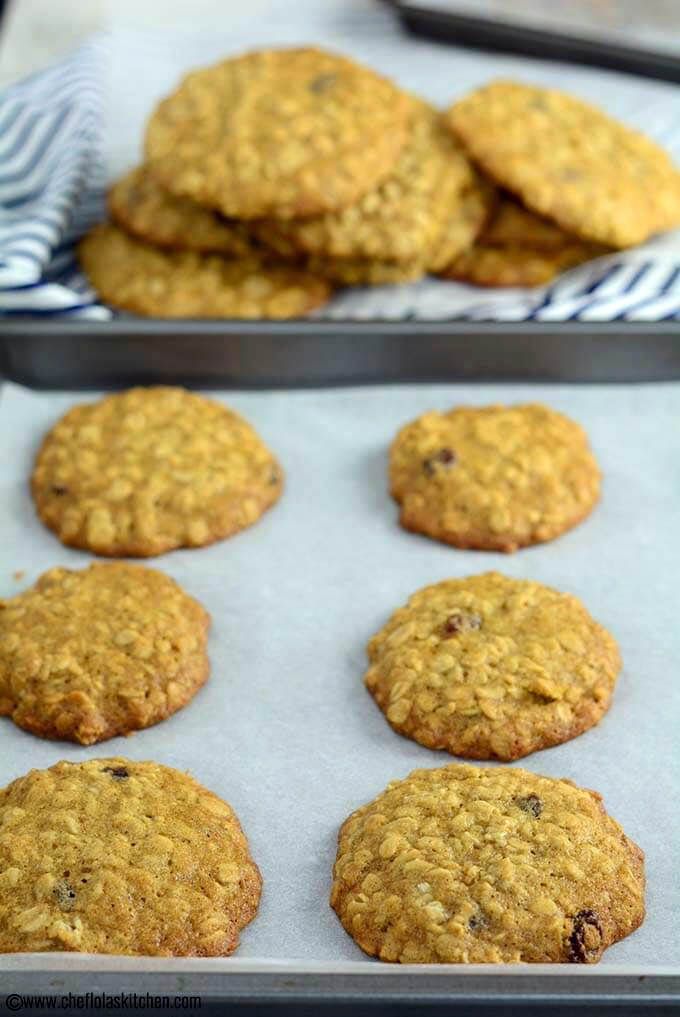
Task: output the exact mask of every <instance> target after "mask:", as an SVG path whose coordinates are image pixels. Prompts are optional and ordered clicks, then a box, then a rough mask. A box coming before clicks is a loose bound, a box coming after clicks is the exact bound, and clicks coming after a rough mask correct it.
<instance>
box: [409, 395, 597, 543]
mask: <svg viewBox="0 0 680 1017" xmlns="http://www.w3.org/2000/svg"><path fill="white" fill-rule="evenodd" d="M390 489H391V493H392V496H393V497H394V498H395V500H396V501H397V502H398V503H399V504H400V506H401V512H400V522H401V524H402V526H404V527H405V528H406V529H407V530H414V531H415V532H417V533H423V534H426V535H427V536H429V537H434V538H435V539H436V540H442V541H444V542H445V543H448V544H453V545H454V546H456V547H464V548H466V547H467V548H479V549H483V550H498V551H515V550H516V549H517V548H518V547H525V546H527V545H529V544H537V543H541V542H543V541H546V540H552V539H553V538H554V537H558V536H559V535H560V534H561V533H564V532H565V531H566V530H569V529H571V528H572V527H573V526H576V524H577V523H579V522H581V521H582V520H583V519H585V517H586V516H587V515H589V513H590V512H591V510H592V509H593V507H594V505H595V504H596V502H597V501H598V499H599V496H600V470H599V468H598V465H597V462H596V461H595V457H594V456H593V453H592V452H591V450H590V447H589V445H588V439H587V437H586V434H585V432H584V431H583V429H582V428H581V427H580V426H579V425H578V424H577V423H575V422H574V421H573V420H570V419H569V418H568V417H566V416H564V415H563V414H561V413H557V412H556V411H554V410H551V409H549V408H548V407H547V406H542V405H540V404H538V403H530V404H526V405H517V406H487V407H481V408H477V407H460V408H458V409H453V410H450V411H449V412H448V413H436V412H431V413H426V414H424V415H423V416H422V417H419V418H418V419H417V420H414V421H413V422H412V423H410V424H407V425H406V426H405V427H404V428H402V430H401V431H400V432H399V434H398V435H397V437H396V438H395V440H394V442H393V444H392V448H391V451H390Z"/></svg>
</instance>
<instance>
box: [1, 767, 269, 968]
mask: <svg viewBox="0 0 680 1017" xmlns="http://www.w3.org/2000/svg"><path fill="white" fill-rule="evenodd" d="M261 886H262V880H261V877H260V873H259V871H258V869H257V866H256V865H255V863H254V861H253V860H252V858H251V856H250V851H249V848H248V842H247V840H246V838H245V835H244V833H243V830H242V829H241V826H240V824H239V821H238V819H237V817H236V815H235V813H234V812H233V810H232V809H231V808H230V806H229V805H227V803H226V802H224V801H222V800H221V799H220V798H218V797H217V795H214V794H213V793H212V792H210V791H208V790H207V789H206V788H204V787H202V786H201V785H200V784H198V783H197V782H196V781H195V780H193V779H192V778H191V777H189V776H188V775H187V774H185V773H180V772H179V771H178V770H172V769H170V767H168V766H161V765H160V764H159V763H150V762H146V763H139V762H136V761H134V762H133V761H131V760H129V759H123V758H120V757H116V758H112V759H93V760H90V761H88V762H84V763H67V762H61V763H57V764H56V766H52V767H50V769H49V770H31V771H30V773H27V774H26V775H25V776H24V777H19V779H18V780H15V781H14V782H13V783H12V784H9V785H8V786H7V787H6V788H4V789H2V790H1V791H0V887H2V893H0V953H27V952H34V951H36V952H42V951H55V950H58V951H61V950H64V951H71V952H78V953H109V954H134V955H143V956H150V957H154V956H156V957H171V956H176V957H224V956H226V955H227V954H230V953H233V951H234V950H235V949H236V947H237V945H238V938H239V933H240V932H241V929H243V928H244V926H246V925H247V924H248V923H249V922H251V921H252V919H253V918H254V917H255V914H256V912H257V908H258V904H259V900H260V891H261Z"/></svg>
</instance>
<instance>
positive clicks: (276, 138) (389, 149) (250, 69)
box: [145, 48, 412, 219]
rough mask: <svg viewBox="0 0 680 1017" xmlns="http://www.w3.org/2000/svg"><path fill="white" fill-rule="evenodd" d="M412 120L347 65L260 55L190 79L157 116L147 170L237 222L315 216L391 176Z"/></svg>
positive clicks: (400, 96)
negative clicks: (270, 217) (235, 219)
mask: <svg viewBox="0 0 680 1017" xmlns="http://www.w3.org/2000/svg"><path fill="white" fill-rule="evenodd" d="M411 112H412V103H411V99H410V98H409V97H408V96H407V95H406V94H405V93H404V92H401V91H400V90H399V89H398V88H397V87H396V86H395V85H393V84H392V83H391V82H390V81H388V80H387V79H386V78H383V77H381V76H380V75H378V74H375V73H374V72H373V71H371V70H369V69H368V68H366V67H362V66H361V65H359V64H357V63H355V62H354V61H352V60H348V59H347V58H345V57H341V56H337V55H335V54H333V53H327V52H325V51H323V50H320V49H315V48H304V49H274V50H258V51H255V52H251V53H246V54H244V55H243V56H240V57H236V58H235V59H231V60H225V61H223V62H222V63H219V64H217V65H215V66H214V67H208V68H204V69H202V70H199V71H195V72H194V73H192V74H189V75H187V77H186V78H184V80H183V81H182V82H181V84H180V85H179V87H178V89H177V90H176V91H175V92H174V93H173V94H172V95H170V96H169V97H168V98H167V99H165V100H164V101H163V102H161V103H160V105H159V106H158V107H157V108H156V110H155V112H154V113H153V114H152V116H151V119H150V121H149V124H148V128H147V133H146V145H145V150H146V159H147V162H148V164H149V168H150V170H151V172H152V173H153V174H154V176H155V177H156V178H157V179H158V181H159V183H160V184H161V185H162V186H163V187H165V188H166V190H169V191H171V192H172V193H173V194H177V195H180V196H184V197H187V198H192V199H193V200H194V201H197V202H198V203H199V204H202V205H207V206H208V207H210V208H217V209H219V210H220V211H221V212H223V213H224V214H225V215H227V216H234V217H235V218H238V219H257V218H261V217H265V216H274V217H275V218H282V219H287V218H292V217H297V216H307V215H316V214H318V213H320V212H326V211H329V210H332V209H336V208H344V207H345V206H346V205H352V204H354V203H355V202H356V201H358V200H359V198H360V197H361V196H362V194H365V193H366V192H367V191H369V190H371V188H373V187H375V186H376V185H377V184H378V183H379V182H380V181H381V180H382V179H383V178H384V177H386V176H388V175H389V173H390V172H391V171H392V169H393V167H394V164H395V162H396V160H397V157H398V155H399V152H400V151H401V149H402V147H403V146H404V144H405V142H406V139H407V135H408V129H409V119H410V115H411Z"/></svg>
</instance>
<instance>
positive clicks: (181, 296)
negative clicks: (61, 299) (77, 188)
mask: <svg viewBox="0 0 680 1017" xmlns="http://www.w3.org/2000/svg"><path fill="white" fill-rule="evenodd" d="M78 257H79V259H80V263H81V265H82V268H83V271H84V272H85V274H86V275H87V276H88V278H89V280H90V282H91V283H92V285H93V287H94V288H95V290H97V292H98V294H99V296H100V297H101V298H102V300H104V301H105V302H106V303H107V304H110V305H111V306H112V307H117V308H119V309H121V310H124V311H132V312H133V313H135V314H143V315H150V316H152V317H155V318H300V317H302V316H303V315H305V314H307V312H308V311H311V310H314V308H316V307H319V306H320V305H321V304H324V303H325V302H326V301H327V300H328V298H329V296H330V292H331V290H330V286H329V285H328V283H327V282H326V281H325V280H324V279H321V278H318V277H317V276H313V275H311V274H310V273H309V272H305V271H304V270H302V269H298V268H296V267H295V266H294V265H291V266H289V265H271V264H263V263H262V262H261V261H260V260H259V259H258V258H256V257H253V256H250V257H243V258H224V257H222V256H220V255H219V254H199V253H198V252H196V251H165V250H160V249H159V248H156V247H151V246H150V245H149V244H145V243H143V242H142V241H141V240H136V239H135V238H134V237H131V236H128V234H127V233H124V232H123V231H122V230H120V229H118V227H117V226H112V225H109V224H108V223H106V224H103V225H100V226H95V227H94V229H92V230H90V232H89V233H88V234H87V235H86V237H85V238H84V239H83V240H82V241H81V242H80V245H79V248H78Z"/></svg>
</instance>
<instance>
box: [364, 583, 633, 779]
mask: <svg viewBox="0 0 680 1017" xmlns="http://www.w3.org/2000/svg"><path fill="white" fill-rule="evenodd" d="M368 658H369V661H370V667H369V669H368V671H367V672H366V677H365V681H366V685H367V687H368V689H369V691H370V692H371V694H372V695H373V697H374V698H375V700H376V702H377V703H378V705H379V706H380V709H381V710H382V711H383V713H384V714H385V716H386V718H387V720H388V721H389V723H390V724H391V725H392V727H393V728H394V730H395V731H398V732H399V734H402V735H406V737H408V738H412V739H413V740H414V741H417V742H420V743H421V744H422V745H426V746H427V747H428V748H430V749H446V751H447V752H450V753H452V754H453V755H457V756H466V757H467V758H470V759H504V760H511V759H519V758H520V757H521V756H526V755H528V753H530V752H535V751H536V750H537V749H544V748H547V747H548V746H550V745H559V744H560V743H562V742H565V741H568V740H569V739H570V738H575V737H576V736H577V735H579V734H581V733H582V732H583V731H585V730H587V729H588V728H589V727H592V726H593V725H594V724H597V722H598V721H599V720H600V718H601V717H602V715H603V714H604V713H605V712H606V710H607V709H608V707H609V703H610V699H611V696H612V693H613V691H614V685H615V683H616V678H617V675H618V672H619V669H620V667H621V658H620V656H619V651H618V647H617V645H616V642H615V641H614V639H613V637H612V636H611V635H610V634H609V633H608V632H607V631H606V629H604V628H603V627H602V626H601V625H598V623H597V622H596V621H594V619H593V618H591V616H590V615H589V614H588V611H587V610H586V609H585V607H584V606H583V604H582V603H581V602H580V601H579V600H577V599H576V597H572V596H569V595H568V594H565V593H559V592H558V591H557V590H553V589H551V588H550V587H547V586H542V585H541V584H540V583H533V582H529V581H528V580H526V579H509V578H507V577H505V576H502V575H499V574H498V573H497V572H487V573H485V574H484V575H477V576H469V577H468V578H466V579H449V580H446V581H444V582H441V583H437V584H435V585H434V586H427V587H425V589H423V590H419V591H418V592H417V593H415V594H414V595H413V596H412V597H411V598H410V599H409V602H408V604H406V606H405V607H402V608H400V609H399V610H398V611H396V612H395V614H393V615H392V617H391V618H390V620H389V621H388V623H387V624H386V625H385V626H384V628H382V629H381V630H380V632H378V634H377V635H375V636H374V637H373V638H372V639H371V641H370V643H369V644H368Z"/></svg>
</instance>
